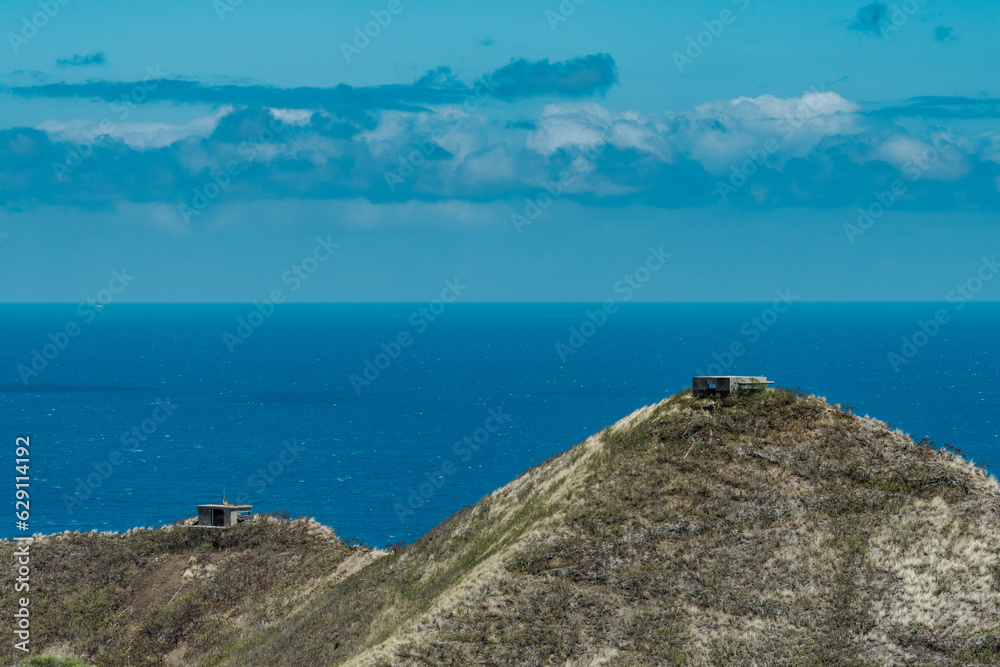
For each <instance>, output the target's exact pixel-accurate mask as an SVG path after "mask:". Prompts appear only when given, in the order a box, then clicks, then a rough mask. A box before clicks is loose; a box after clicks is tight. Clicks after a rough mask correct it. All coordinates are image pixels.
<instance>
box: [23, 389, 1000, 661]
mask: <svg viewBox="0 0 1000 667" xmlns="http://www.w3.org/2000/svg"><path fill="white" fill-rule="evenodd" d="M998 511H1000V487H998V485H997V484H996V482H995V481H994V480H993V479H991V478H988V477H987V476H986V475H985V473H984V472H983V471H981V470H979V469H977V468H975V467H973V466H972V465H970V464H968V463H966V462H964V461H963V460H962V459H960V458H959V457H957V456H954V455H953V454H950V453H947V452H943V451H939V450H936V449H933V448H931V447H928V446H925V445H921V444H916V443H914V442H913V441H912V440H910V439H909V438H907V437H905V436H904V435H903V434H901V433H899V432H893V431H892V430H890V429H889V428H887V427H886V425H885V424H883V423H881V422H878V421H875V420H869V419H865V418H861V417H858V416H855V415H851V414H848V413H845V412H842V411H841V410H839V409H838V408H836V407H835V406H830V405H828V404H826V403H825V402H823V401H821V400H818V399H815V398H809V397H797V396H795V395H793V394H791V393H789V392H786V391H780V390H778V391H767V392H763V393H758V394H746V395H743V396H741V397H738V398H727V399H703V400H697V399H693V398H692V397H691V395H690V393H689V392H684V393H682V394H678V395H677V396H674V397H673V398H671V399H668V400H667V401H664V402H663V403H660V404H659V405H656V406H651V407H649V408H644V409H642V410H640V411H638V412H636V413H635V414H633V415H631V416H630V417H628V418H626V419H624V420H622V421H621V422H619V423H618V424H616V425H614V426H612V427H610V428H608V429H606V430H604V431H602V432H601V433H599V434H596V435H595V436H592V437H591V438H589V439H587V440H586V441H584V442H583V443H581V444H579V445H577V446H576V447H574V448H572V449H571V450H569V451H567V452H565V453H563V454H561V455H558V456H556V457H553V458H552V459H550V460H549V461H546V462H545V463H543V464H541V465H539V466H537V467H536V468H534V469H532V470H530V471H528V472H527V473H525V474H524V475H522V476H521V477H519V478H518V479H517V480H515V481H513V482H511V483H510V484H508V485H507V486H505V487H503V488H502V489H499V490H498V491H496V492H494V493H492V494H491V495H489V496H487V497H486V498H484V499H483V500H482V501H480V502H479V503H477V504H476V505H474V506H473V507H470V508H467V509H466V510H463V511H462V512H459V513H458V514H456V515H454V516H452V517H450V518H449V519H447V520H446V521H445V522H443V523H442V524H441V525H440V526H438V527H437V528H436V529H434V530H433V531H431V532H430V533H429V534H427V535H426V536H424V537H423V538H421V539H420V540H419V541H418V542H417V543H415V544H413V545H409V546H407V547H405V548H403V549H401V550H399V551H397V552H395V553H392V554H389V555H385V556H384V557H381V558H376V557H375V556H376V554H372V553H368V552H361V551H357V550H351V549H350V548H348V547H344V546H343V545H339V546H338V544H339V543H335V542H333V541H329V542H327V543H326V544H325V545H320V544H306V543H307V542H308V539H306V538H303V539H305V543H303V544H298V543H296V542H295V539H297V538H294V539H293V538H292V536H293V535H300V534H302V531H303V530H305V528H304V527H303V526H304V524H302V523H301V522H300V523H279V522H272V523H264V522H262V523H259V524H255V525H254V526H255V527H252V528H248V531H247V533H246V534H245V535H241V534H240V533H239V531H241V530H243V528H240V529H234V530H232V531H225V532H214V531H208V532H214V534H215V535H217V537H214V538H212V539H214V540H218V541H220V543H219V544H217V545H216V544H212V545H207V546H206V545H204V544H202V546H200V547H199V548H200V552H199V553H200V556H199V558H202V559H209V560H210V559H211V558H213V557H218V555H219V554H223V553H229V554H230V558H232V555H233V554H235V553H241V554H245V555H244V556H241V558H244V559H246V560H236V559H235V558H233V559H232V560H230V561H227V560H226V557H222V558H219V560H218V561H214V564H215V566H216V569H215V570H211V571H209V566H207V565H206V566H203V569H201V570H199V572H198V574H197V575H196V577H197V584H198V585H197V586H195V587H193V588H191V589H189V592H188V593H187V594H184V593H182V594H181V595H178V596H177V598H176V599H173V600H165V599H161V598H160V597H154V598H152V599H150V600H149V602H148V605H149V609H151V610H155V611H149V612H146V614H147V616H146V617H145V619H143V618H139V619H135V618H133V620H131V621H130V622H124V621H120V620H116V619H118V618H120V615H118V614H117V611H113V610H115V608H116V606H117V605H121V604H122V603H123V601H124V600H134V599H137V598H143V596H147V595H148V594H147V593H146V592H145V591H147V590H148V589H149V588H150V586H149V584H145V583H143V581H145V580H143V579H142V578H141V577H138V575H137V574H136V572H138V571H142V572H145V571H147V570H143V569H141V568H136V569H135V571H132V570H129V573H128V574H127V575H122V576H119V577H115V576H112V575H108V576H106V577H105V579H108V583H106V584H104V585H103V586H102V587H100V588H95V587H94V586H95V585H94V584H92V583H88V584H82V583H80V582H93V581H97V580H98V579H99V577H97V576H96V575H95V574H93V572H92V571H93V570H96V569H102V568H103V569H107V570H109V571H111V572H113V571H115V570H116V568H122V567H123V565H122V560H121V558H120V556H119V557H117V558H116V559H115V560H113V562H109V560H108V558H106V557H103V558H105V559H104V560H103V561H102V560H100V559H101V558H102V556H101V553H102V552H103V549H101V548H99V547H98V542H100V541H103V540H113V539H117V540H118V543H123V544H128V543H129V542H130V540H133V539H136V538H135V537H134V536H129V537H125V538H107V537H104V536H90V535H76V536H72V537H71V538H69V539H63V542H60V543H59V544H60V545H61V546H60V547H59V550H58V551H57V550H56V548H55V543H53V545H52V546H46V548H47V549H49V548H51V549H52V551H50V552H48V555H47V556H46V557H45V558H42V557H40V558H39V562H38V563H37V564H36V568H37V569H38V570H42V569H43V568H54V569H59V570H63V569H71V568H72V567H75V568H77V569H78V570H80V572H72V571H65V572H62V573H61V574H56V573H54V572H53V573H51V574H48V575H46V576H51V577H53V579H52V582H53V584H54V585H55V587H54V588H52V589H51V590H50V591H43V592H39V593H38V594H37V595H38V596H39V600H40V601H42V600H44V601H42V602H41V605H45V610H44V611H43V610H41V609H40V610H39V611H38V616H42V615H44V614H49V613H56V611H58V613H60V614H61V616H58V617H55V618H56V620H57V622H58V623H60V624H62V625H63V626H65V627H71V628H75V631H74V635H73V636H72V637H70V636H66V634H65V633H63V634H59V633H58V632H55V631H53V632H52V633H51V634H46V635H44V639H43V636H42V635H40V636H39V637H38V638H39V639H40V640H42V641H44V642H46V643H45V645H46V646H47V647H50V648H52V649H54V650H61V651H62V652H63V653H62V654H63V655H75V656H78V657H81V658H85V659H88V660H90V661H91V662H93V663H95V664H98V665H119V664H136V665H138V664H159V663H158V662H157V660H159V659H161V658H164V659H165V660H166V662H165V663H164V664H227V665H240V666H244V665H333V664H357V665H361V664H376V665H377V664H382V665H390V664H427V665H468V664H488V665H549V664H551V665H566V664H572V665H577V664H579V665H591V664H607V665H663V664H814V665H828V664H845V665H846V664H903V663H910V664H964V663H972V664H977V663H978V664H1000V627H998V625H1000V608H998V602H1000V597H998V593H1000V567H998V564H997V554H998V553H1000V529H998V527H997V520H998V518H1000V517H998ZM310 525H312V526H315V524H310ZM192 530H194V529H183V528H177V529H174V531H170V532H164V533H163V534H162V535H158V536H157V537H156V538H155V540H154V541H157V542H170V543H171V546H170V547H169V548H166V547H157V549H156V550H154V551H155V553H157V554H163V553H176V554H180V555H182V556H184V557H185V558H190V556H189V553H190V554H191V555H194V553H193V547H192V546H191V545H188V546H184V545H182V544H180V542H181V541H183V540H185V539H190V538H184V537H182V536H183V535H184V534H185V533H186V532H191V531H192ZM251 530H252V531H259V532H257V533H253V535H251V533H250V531H251ZM313 530H315V528H313ZM160 532H162V531H160ZM272 533H273V535H272ZM203 534H204V532H203V533H202V535H203ZM143 535H144V537H142V540H143V542H142V543H143V544H145V543H146V541H148V540H151V539H153V538H151V537H149V535H148V534H147V533H146V532H144V533H143ZM282 535H285V537H284V538H282V537H281V536H282ZM49 539H53V538H49ZM281 539H285V540H286V543H285V545H284V546H282V545H280V544H279V542H280V541H281ZM289 540H291V542H292V544H290V545H289V544H288V541H289ZM175 543H176V544H175ZM223 543H226V544H223ZM43 545H48V542H47V541H46V542H43ZM4 548H5V549H6V548H7V547H6V546H5V547H4ZM115 548H116V549H119V550H124V551H128V549H129V548H128V547H124V546H119V547H115ZM227 549H228V550H229V551H228V552H227V551H226V550H227ZM147 550H148V547H147ZM283 553H286V554H287V553H296V554H299V556H300V558H301V562H300V563H298V564H297V565H293V566H289V565H287V564H286V563H285V562H284V561H286V560H287V559H286V558H284V556H282V554H283ZM159 557H160V556H159V555H157V556H156V558H159ZM349 560H353V562H355V563H356V564H357V565H356V566H363V569H359V570H358V571H356V572H355V573H353V574H351V573H350V571H351V568H350V567H347V566H345V563H346V562H347V561H349ZM268 564H271V565H273V566H274V567H275V568H278V571H277V572H276V573H271V574H264V572H265V571H267V570H268ZM282 568H283V569H282ZM147 569H148V568H147ZM81 572H83V573H86V574H81ZM254 572H256V573H258V575H257V576H258V577H261V579H259V580H258V579H256V578H254V577H253V576H251V579H250V580H251V581H260V582H261V583H259V584H258V588H256V589H253V590H252V591H251V592H249V593H248V594H247V595H227V596H222V597H220V598H218V599H216V598H214V597H213V595H214V594H213V593H211V591H212V590H213V589H214V588H215V587H216V586H218V585H220V584H222V583H225V584H226V586H225V587H231V586H251V584H245V583H244V584H236V583H234V581H235V579H236V578H238V577H239V576H240V575H241V574H242V573H248V574H252V573H254ZM336 572H340V574H334V573H336ZM327 575H330V576H327ZM324 577H326V578H324ZM113 579H114V580H115V581H111V580H113ZM279 581H280V582H284V583H281V584H280V585H276V582H279ZM286 588H287V590H286ZM236 590H240V589H236ZM171 594H172V591H171ZM7 597H10V596H7ZM4 613H6V610H4ZM198 623H209V624H210V626H211V627H210V629H211V632H206V631H204V630H194V629H192V628H193V627H194V626H195V625H197V624H198ZM174 627H180V628H182V630H179V631H174V630H170V628H174ZM4 650H8V649H6V648H5V649H4ZM125 655H127V656H128V662H127V663H126V662H124V661H123V657H122V656H125ZM140 656H142V657H141V658H140ZM143 660H146V662H143Z"/></svg>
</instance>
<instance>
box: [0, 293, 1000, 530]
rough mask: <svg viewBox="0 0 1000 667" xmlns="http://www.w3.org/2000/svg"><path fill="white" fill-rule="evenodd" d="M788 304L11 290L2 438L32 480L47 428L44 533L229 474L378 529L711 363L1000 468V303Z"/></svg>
mask: <svg viewBox="0 0 1000 667" xmlns="http://www.w3.org/2000/svg"><path fill="white" fill-rule="evenodd" d="M778 306H779V307H778V308H777V309H774V307H773V304H770V303H760V304H753V303H750V304H748V303H741V304H721V305H719V304H713V305H707V304H693V305H677V304H666V305H660V304H656V305H652V304H649V305H646V304H623V305H620V306H619V308H618V310H617V311H616V312H614V313H611V314H607V313H599V312H598V311H600V310H601V306H600V305H599V304H558V305H536V304H532V305H527V304H511V305H487V304H450V305H434V306H432V307H429V306H428V304H391V305H297V304H282V305H279V306H278V307H277V308H276V309H275V311H274V312H273V313H270V314H269V315H268V316H266V317H265V315H264V314H263V313H261V314H259V315H252V314H251V313H253V312H254V311H255V307H254V306H253V305H184V306H164V305H108V306H106V307H104V308H102V309H93V308H91V307H90V306H85V307H78V306H77V305H75V304H73V305H45V306H38V305H34V306H24V305H4V306H0V338H2V345H0V429H2V432H0V440H2V441H3V442H4V450H5V451H6V452H7V455H6V459H5V461H6V464H5V465H6V466H7V467H8V474H9V475H10V477H14V475H15V472H14V470H13V468H14V465H15V461H14V452H15V439H16V438H17V437H18V436H25V435H27V436H30V438H31V447H30V477H31V482H30V484H31V487H30V491H31V497H30V502H31V506H30V528H29V531H30V532H32V533H34V532H41V533H51V532H57V531H62V530H67V529H71V530H92V529H98V530H124V529H128V528H131V527H134V526H158V525H163V524H166V523H170V522H172V521H174V520H176V519H179V518H183V517H189V516H193V515H194V514H195V513H196V510H195V505H197V504H199V503H209V502H218V501H221V500H222V497H223V494H225V496H226V498H227V499H228V500H229V501H230V502H236V501H238V500H239V501H245V502H249V503H251V504H253V506H254V511H255V512H256V511H288V512H289V513H290V514H291V515H292V516H298V515H307V516H311V517H315V518H316V519H317V520H319V521H321V522H322V523H324V524H327V525H329V526H331V527H333V528H334V529H335V530H336V531H337V533H338V534H339V535H340V536H341V537H343V538H344V539H350V538H357V539H360V540H363V541H365V542H367V543H369V544H371V545H373V546H381V545H384V544H386V543H391V542H397V541H413V540H415V539H416V538H417V537H419V536H420V535H421V534H423V533H424V532H426V531H427V530H429V529H430V528H432V527H433V526H435V525H436V524H437V523H439V522H440V521H441V520H443V519H444V518H446V517H447V516H449V515H450V514H452V513H454V512H456V511H457V510H459V509H461V508H462V507H464V506H466V505H469V504H472V503H474V502H476V501H477V500H478V499H479V498H481V497H482V496H484V495H486V494H488V493H489V492H490V491H492V490H493V489H495V488H497V487H499V486H501V485H503V484H504V483H506V482H508V481H509V480H511V479H513V478H514V477H516V476H517V475H518V474H520V473H522V472H524V471H525V470H527V469H528V468H530V467H532V466H534V465H536V464H538V463H540V462H542V461H544V460H545V459H547V458H548V457H550V456H552V455H553V454H555V453H557V452H560V451H562V450H565V449H567V448H569V447H571V446H572V445H574V444H575V443H577V442H579V441H580V440H582V439H583V438H585V437H586V436H588V435H590V434H591V433H594V432H595V431H598V430H600V429H602V428H603V427H605V426H607V425H608V424H610V423H612V422H614V421H616V420H618V419H620V418H621V417H624V416H625V415H627V414H629V413H630V412H632V411H633V410H635V409H637V408H639V407H642V406H643V405H647V404H650V403H654V402H657V401H660V400H662V399H663V398H666V397H667V396H670V395H672V394H674V393H675V392H678V391H680V390H682V389H684V388H685V387H688V386H690V383H691V376H692V375H694V374H699V372H701V373H705V374H761V375H767V376H768V378H769V379H772V380H775V381H777V383H778V384H779V385H781V386H786V387H799V388H802V389H804V390H807V391H810V392H813V393H815V394H817V395H820V396H825V397H826V398H827V399H828V400H830V401H831V402H846V403H849V404H851V405H852V406H854V409H855V411H856V412H857V413H859V414H862V415H864V414H870V415H871V416H874V417H878V418H879V419H882V420H885V421H887V422H889V423H890V424H892V425H893V426H894V427H897V428H900V429H902V430H903V431H905V432H907V433H910V434H911V435H912V436H913V437H914V438H915V439H918V440H919V439H920V438H923V437H928V438H930V439H931V440H933V441H935V442H936V443H938V445H939V446H940V445H942V444H944V443H949V444H951V445H953V446H955V447H959V448H960V449H961V450H962V451H963V452H964V453H965V456H966V457H967V458H969V459H972V460H975V461H980V460H981V461H984V462H985V463H986V465H988V466H989V467H990V469H991V471H993V472H995V471H996V470H997V469H998V468H1000V450H998V446H1000V441H998V437H1000V435H998V434H1000V409H998V404H1000V381H998V377H1000V350H998V342H1000V337H998V335H997V332H998V331H1000V304H988V303H968V304H965V305H964V307H962V308H958V307H957V306H958V304H954V303H940V304H934V303H906V304H800V303H793V304H792V305H790V306H787V307H786V305H785V304H781V303H779V304H778ZM421 308H423V309H424V310H423V312H421V310H420V309H421ZM778 310H782V311H784V312H780V313H779V312H778ZM939 311H940V312H939ZM588 312H589V313H590V315H589V316H588ZM936 314H937V315H938V316H939V321H938V322H932V321H933V320H934V319H935V315H936ZM240 319H242V320H243V321H244V322H246V324H245V325H241V324H240ZM588 322H589V323H590V324H587V323H588ZM921 323H923V326H921ZM255 325H256V326H255ZM935 325H936V328H935ZM574 330H575V331H576V332H578V333H577V334H574V333H573V331H574ZM71 332H72V333H73V334H75V335H71ZM931 332H932V333H931ZM904 337H905V338H907V339H909V340H910V341H912V343H913V346H912V347H910V346H908V345H906V344H904V341H903V340H902V339H903V338H904ZM400 343H402V344H400ZM396 345H398V346H399V347H398V349H397V347H396ZM734 352H735V354H734ZM36 353H37V354H36ZM890 353H894V354H896V355H899V356H898V358H894V359H893V361H894V362H895V363H892V362H891V361H890V359H889V355H890ZM379 355H384V356H379ZM713 364H714V366H713ZM894 366H895V367H894ZM366 370H367V376H366V374H365V373H366ZM352 376H355V377H354V379H353V380H352ZM6 486H7V489H8V490H7V494H8V499H7V500H5V501H4V502H6V503H9V505H10V507H11V513H13V510H14V490H13V480H10V483H8V484H7V485H6ZM15 534H23V533H20V532H19V531H18V530H17V529H16V527H15V525H14V518H13V517H10V518H9V519H8V520H5V521H3V522H0V535H2V536H11V535H15Z"/></svg>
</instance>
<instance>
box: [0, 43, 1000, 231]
mask: <svg viewBox="0 0 1000 667" xmlns="http://www.w3.org/2000/svg"><path fill="white" fill-rule="evenodd" d="M616 81H617V74H616V71H615V65H614V61H613V59H611V57H610V56H606V55H594V56H587V57H585V58H578V59H575V60H571V61H565V62H561V63H550V62H548V61H536V62H527V61H523V60H520V61H515V62H512V63H510V64H508V65H506V66H504V67H501V68H499V69H497V70H495V71H494V72H492V73H490V74H488V75H484V76H483V77H481V78H480V79H479V80H477V82H475V83H473V84H466V83H462V82H460V81H458V80H456V79H455V77H454V75H453V74H452V72H451V71H450V70H449V69H447V68H439V69H438V70H435V71H432V72H429V73H428V74H427V75H426V76H425V77H422V78H421V79H420V80H419V81H417V82H415V83H414V84H412V85H409V86H380V87H376V88H364V89H361V88H352V87H350V86H337V87H335V88H295V89H278V88H271V87H266V86H210V85H205V84H202V83H199V82H189V81H182V80H178V79H172V78H155V79H151V80H147V81H146V82H144V83H99V82H97V83H94V82H92V83H83V84H50V85H40V86H28V87H22V88H17V89H12V92H14V94H17V95H22V96H33V97H43V96H44V97H57V98H58V97H69V96H72V97H96V98H97V99H100V100H107V101H109V103H110V105H109V108H110V109H111V110H114V109H115V108H116V104H117V105H119V107H118V111H120V112H121V113H118V112H115V113H111V114H109V117H108V118H105V119H78V120H76V121H72V122H55V121H48V122H45V123H41V124H40V125H38V126H36V127H33V128H24V127H15V128H9V129H6V130H0V164H2V165H3V168H4V178H3V179H0V198H2V202H3V205H4V206H5V207H7V208H8V209H13V210H23V209H25V208H29V207H33V206H39V205H43V204H51V205H66V206H73V207H78V208H81V209H101V208H110V207H115V206H119V205H123V204H126V203H133V202H140V203H141V202H155V203H160V204H165V205H166V207H167V209H168V210H170V211H172V212H173V213H172V215H174V216H175V217H176V218H177V220H179V221H181V222H183V223H184V224H195V223H197V222H199V221H202V220H205V219H207V218H208V217H210V216H211V215H212V214H213V211H214V210H217V207H216V204H217V203H219V202H226V201H229V202H253V201H259V200H265V199H266V200H292V199H294V200H338V199H364V200H368V201H370V202H373V203H400V202H414V201H415V202H427V203H436V202H454V201H458V202H470V203H483V202H505V203H512V204H513V205H514V207H515V209H517V208H518V207H522V208H523V207H524V206H527V205H529V204H530V202H532V201H537V199H538V197H539V196H541V195H542V194H543V193H548V195H547V196H550V197H556V198H561V199H564V200H567V201H575V202H579V203H583V204H601V205H605V206H631V205H634V204H639V205H644V206H654V207H662V208H677V207H692V206H705V205H723V206H735V207H744V208H750V209H752V208H774V207H780V206H795V207H817V208H822V207H840V206H847V207H850V206H854V205H859V204H863V203H865V202H867V201H870V200H871V199H872V197H873V196H874V193H877V192H879V191H882V190H885V189H886V188H887V187H889V186H890V185H891V184H892V183H893V182H894V181H896V180H899V179H903V180H904V182H905V183H906V185H907V187H906V192H905V194H904V195H902V196H900V197H898V203H897V204H896V206H898V207H899V208H901V209H903V208H906V209H921V210H945V209H974V210H976V209H978V210H994V211H995V210H1000V197H998V185H1000V135H995V134H994V133H992V132H983V131H982V129H981V128H980V129H978V130H976V131H971V130H969V131H966V132H963V131H962V129H961V121H964V120H967V119H976V118H993V117H996V115H997V113H998V109H1000V104H998V101H997V100H992V99H983V100H975V99H970V98H951V97H925V98H914V99H912V100H907V101H905V102H904V103H903V104H900V105H896V106H893V107H887V108H884V109H876V110H865V109H863V108H862V107H861V106H860V105H859V104H857V103H855V102H852V101H850V100H848V99H845V98H844V97H842V96H841V95H839V94H837V93H835V92H831V91H813V92H807V93H804V94H803V95H801V96H799V97H791V98H780V97H776V96H773V95H762V96H758V97H738V98H735V99H729V100H718V101H714V102H709V103H706V104H703V105H700V106H698V107H696V108H694V109H690V110H685V111H664V112H660V113H643V112H638V111H631V110H614V109H611V108H608V106H605V105H604V104H603V103H599V102H598V101H596V100H595V99H594V98H595V97H597V96H600V95H602V94H603V93H604V92H605V91H606V90H608V88H609V87H610V86H612V85H614V83H615V82H616ZM136 87H140V88H142V89H143V90H146V91H147V93H148V94H147V95H144V96H143V101H145V100H146V99H158V100H161V101H169V102H173V103H175V104H189V103H200V104H210V105H212V106H214V107H215V110H214V111H213V112H212V113H210V114H209V115H206V116H204V117H201V118H196V119H194V120H192V121H190V122H188V123H185V124H180V125H178V124H169V123H150V122H143V123H139V122H132V121H131V120H130V119H129V118H128V114H127V113H125V112H127V111H128V109H129V108H131V107H130V106H129V105H130V104H131V103H132V102H134V103H136V104H138V103H141V102H140V101H138V100H135V98H134V97H131V98H130V97H129V96H134V95H135V90H136ZM147 89H148V90H147ZM490 98H493V99H496V100H507V101H515V100H524V99H526V98H542V103H541V104H540V105H539V104H535V105H528V106H533V107H534V109H535V111H533V112H531V115H530V116H528V117H521V118H515V119H513V120H512V119H511V117H510V116H511V114H512V113H513V114H516V113H518V112H519V110H522V109H523V108H525V105H524V104H523V103H519V104H518V105H514V104H511V105H506V104H501V105H499V106H497V105H484V104H481V102H482V101H483V100H486V99H490ZM123 115H124V117H123ZM917 121H919V122H917ZM952 125H955V126H954V127H952ZM525 202H528V203H527V204H526V203H525Z"/></svg>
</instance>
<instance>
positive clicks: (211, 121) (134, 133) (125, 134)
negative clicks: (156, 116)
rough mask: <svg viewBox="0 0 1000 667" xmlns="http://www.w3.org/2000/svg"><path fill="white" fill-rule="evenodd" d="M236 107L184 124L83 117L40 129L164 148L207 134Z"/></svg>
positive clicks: (75, 138) (64, 136)
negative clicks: (130, 121)
mask: <svg viewBox="0 0 1000 667" xmlns="http://www.w3.org/2000/svg"><path fill="white" fill-rule="evenodd" d="M232 111H233V107H231V106H226V107H222V108H220V109H219V110H218V111H216V112H215V113H214V114H212V115H210V116H201V117H199V118H195V119H194V120H191V121H189V122H187V123H184V124H183V125H177V124H174V123H149V122H147V123H129V122H118V121H115V120H111V119H108V118H103V119H95V118H80V119H76V120H70V121H56V120H47V121H43V122H42V123H39V124H38V125H37V126H36V129H38V130H41V131H43V132H45V133H47V134H49V135H51V136H53V137H54V138H57V139H61V140H63V141H71V142H74V143H92V142H93V141H94V140H95V139H96V138H98V137H100V136H105V135H106V136H110V137H111V138H113V139H121V140H122V141H124V142H125V143H126V144H128V145H129V146H131V147H132V148H138V149H140V150H141V149H146V148H162V147H163V146H169V145H170V144H172V143H175V142H177V141H181V140H182V139H186V138H188V137H207V136H208V135H210V134H211V133H212V132H213V131H214V130H215V128H216V126H218V124H219V120H221V119H222V118H223V117H224V116H227V115H229V114H230V113H232Z"/></svg>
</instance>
